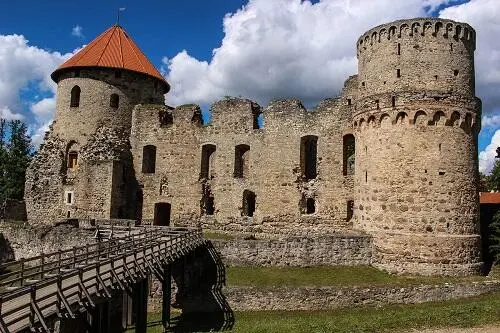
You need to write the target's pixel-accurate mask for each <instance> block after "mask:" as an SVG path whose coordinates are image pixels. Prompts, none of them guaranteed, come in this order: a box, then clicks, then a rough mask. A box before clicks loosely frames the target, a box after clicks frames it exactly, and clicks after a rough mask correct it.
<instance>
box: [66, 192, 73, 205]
mask: <svg viewBox="0 0 500 333" xmlns="http://www.w3.org/2000/svg"><path fill="white" fill-rule="evenodd" d="M66 203H69V204H70V203H73V193H71V192H68V193H67V194H66Z"/></svg>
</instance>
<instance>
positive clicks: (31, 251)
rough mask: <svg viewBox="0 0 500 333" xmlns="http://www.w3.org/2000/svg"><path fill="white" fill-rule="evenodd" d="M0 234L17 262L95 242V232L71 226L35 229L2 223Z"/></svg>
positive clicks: (39, 227) (0, 224)
mask: <svg viewBox="0 0 500 333" xmlns="http://www.w3.org/2000/svg"><path fill="white" fill-rule="evenodd" d="M0 234H3V237H4V238H5V239H6V240H7V242H8V244H9V246H10V248H11V249H12V250H13V252H14V257H15V260H19V259H20V258H29V257H34V256H37V255H39V254H40V253H42V252H44V253H50V252H55V251H57V250H59V249H70V248H72V247H74V246H83V245H85V244H92V243H94V242H95V239H94V238H93V230H91V229H81V228H75V227H73V226H70V225H59V226H38V227H33V226H29V225H24V226H23V225H19V224H17V223H0Z"/></svg>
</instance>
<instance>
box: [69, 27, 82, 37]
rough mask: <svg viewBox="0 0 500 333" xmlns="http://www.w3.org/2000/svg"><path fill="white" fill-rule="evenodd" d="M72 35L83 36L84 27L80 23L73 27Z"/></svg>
mask: <svg viewBox="0 0 500 333" xmlns="http://www.w3.org/2000/svg"><path fill="white" fill-rule="evenodd" d="M71 35H72V36H75V37H78V38H83V37H84V36H83V28H82V27H81V26H79V25H76V26H74V27H73V29H71Z"/></svg>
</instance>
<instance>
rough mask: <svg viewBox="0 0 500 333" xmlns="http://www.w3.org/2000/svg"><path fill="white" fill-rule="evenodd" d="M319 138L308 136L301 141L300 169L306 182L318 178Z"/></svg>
mask: <svg viewBox="0 0 500 333" xmlns="http://www.w3.org/2000/svg"><path fill="white" fill-rule="evenodd" d="M317 155H318V137H317V136H314V135H307V136H304V137H302V138H301V139H300V169H301V171H302V177H303V178H304V179H306V180H310V179H315V178H316V176H317V157H318V156H317Z"/></svg>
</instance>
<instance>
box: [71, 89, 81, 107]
mask: <svg viewBox="0 0 500 333" xmlns="http://www.w3.org/2000/svg"><path fill="white" fill-rule="evenodd" d="M80 92H81V89H80V87H79V86H74V87H73V89H71V101H70V107H72V108H77V107H79V106H80Z"/></svg>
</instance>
